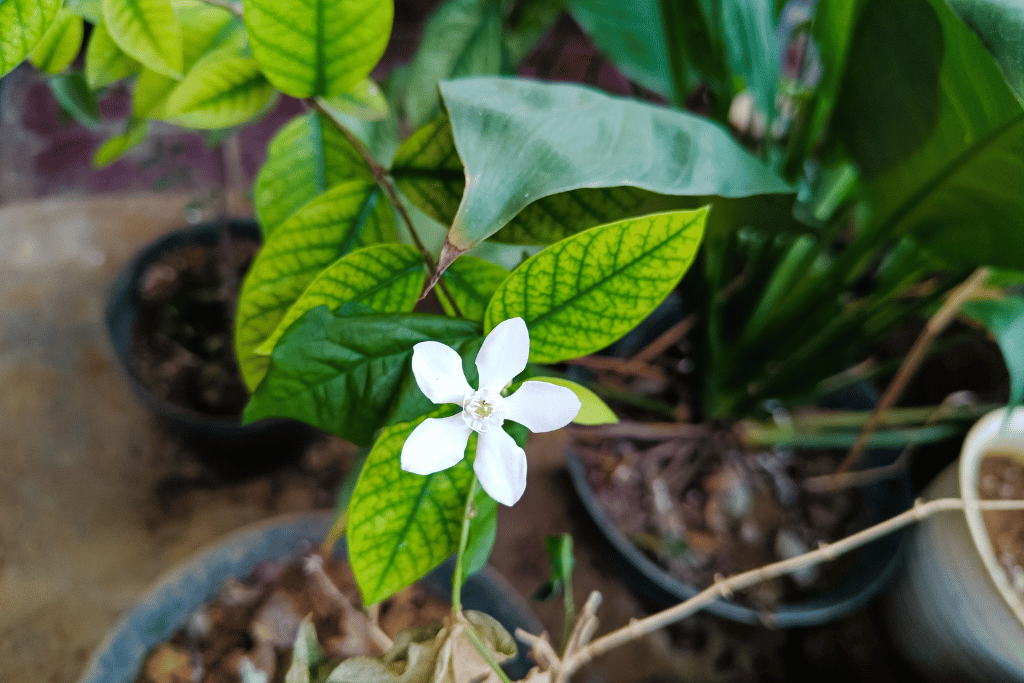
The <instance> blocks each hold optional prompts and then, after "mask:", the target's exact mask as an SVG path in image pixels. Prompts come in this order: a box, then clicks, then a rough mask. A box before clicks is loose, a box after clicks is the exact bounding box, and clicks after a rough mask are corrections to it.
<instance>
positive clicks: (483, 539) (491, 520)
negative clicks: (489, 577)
mask: <svg viewBox="0 0 1024 683" xmlns="http://www.w3.org/2000/svg"><path fill="white" fill-rule="evenodd" d="M473 448H474V446H472V445H471V446H470V449H473ZM497 535H498V503H497V502H496V501H495V500H494V499H493V498H491V497H490V496H489V495H487V492H486V491H484V490H483V489H482V488H479V487H478V488H477V493H476V496H474V497H473V517H472V519H470V522H469V538H468V540H467V543H466V554H465V556H464V557H463V561H462V562H463V564H462V582H463V583H465V582H466V578H467V577H469V576H471V575H472V574H476V573H477V572H478V571H480V570H481V569H483V568H484V566H485V565H486V564H487V558H489V557H490V556H491V549H493V548H494V539H495V538H497Z"/></svg>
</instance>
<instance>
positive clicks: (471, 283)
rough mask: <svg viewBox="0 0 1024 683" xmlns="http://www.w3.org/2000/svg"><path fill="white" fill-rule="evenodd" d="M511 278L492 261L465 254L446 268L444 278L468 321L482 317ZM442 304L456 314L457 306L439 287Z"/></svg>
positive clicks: (449, 313) (446, 310)
mask: <svg viewBox="0 0 1024 683" xmlns="http://www.w3.org/2000/svg"><path fill="white" fill-rule="evenodd" d="M506 277H508V271H507V270H505V269H504V268H502V267H501V266H499V265H495V264H493V263H491V262H490V261H485V260H484V259H482V258H477V257H476V256H463V257H462V258H460V259H459V260H458V261H456V262H455V263H453V264H452V265H451V266H449V268H448V270H446V271H444V275H443V276H442V277H441V281H442V282H444V284H445V286H446V287H447V289H448V292H449V293H450V294H451V295H452V298H453V299H455V305H456V306H458V307H459V313H461V314H462V317H463V318H466V319H467V320H477V321H480V320H483V319H484V311H485V310H486V309H487V304H488V303H490V301H491V297H492V296H493V295H494V292H495V291H497V289H498V285H500V284H501V283H502V282H504V281H505V278H506ZM436 291H437V294H438V297H439V298H440V300H441V306H443V307H444V310H445V312H446V313H448V315H454V314H455V309H453V308H452V306H451V303H450V302H449V301H448V299H447V298H446V297H445V296H444V294H443V293H442V291H441V290H440V289H438V290H436Z"/></svg>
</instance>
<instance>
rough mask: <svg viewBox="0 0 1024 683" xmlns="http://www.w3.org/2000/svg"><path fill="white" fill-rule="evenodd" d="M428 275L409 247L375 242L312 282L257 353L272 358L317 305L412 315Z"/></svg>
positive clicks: (339, 262) (348, 256) (345, 258)
mask: <svg viewBox="0 0 1024 683" xmlns="http://www.w3.org/2000/svg"><path fill="white" fill-rule="evenodd" d="M425 276H426V264H424V262H423V256H421V255H420V252H419V251H418V250H417V249H416V248H415V247H411V246H409V245H408V244H375V245H372V246H369V247H364V248H362V249H358V250H356V251H353V252H352V253H351V254H346V255H345V256H343V257H341V258H340V259H338V260H337V261H335V262H334V263H333V264H331V265H330V266H328V267H327V268H326V269H324V270H323V271H322V272H321V273H320V274H319V275H317V276H316V278H315V279H314V280H313V281H312V282H310V283H309V286H308V287H306V289H305V291H304V292H302V294H301V295H300V296H299V298H298V299H297V300H296V301H295V303H294V304H292V306H291V307H290V308H289V309H288V311H287V312H286V313H285V315H284V317H283V318H282V319H281V322H280V323H278V325H277V329H276V330H274V332H273V333H272V334H271V335H270V336H269V337H268V338H267V340H266V341H265V342H263V344H261V345H260V348H259V349H257V353H263V354H266V355H269V354H270V353H271V352H272V351H273V350H274V345H275V344H277V340H278V339H280V338H281V335H282V334H283V333H284V331H285V330H286V329H287V328H288V327H289V326H290V325H291V324H292V323H293V322H295V321H296V320H298V319H299V318H300V317H302V315H303V314H304V313H305V312H306V311H308V310H310V309H313V308H316V307H317V306H327V308H328V309H329V310H330V311H331V312H334V311H337V310H338V309H339V308H341V307H342V306H343V305H344V304H346V303H349V302H351V301H357V302H359V303H361V304H364V305H366V306H368V307H370V308H371V309H373V310H374V311H379V312H381V313H406V312H409V311H411V310H412V309H413V307H414V306H415V305H416V300H417V299H418V298H419V295H420V292H422V291H423V279H424V277H425Z"/></svg>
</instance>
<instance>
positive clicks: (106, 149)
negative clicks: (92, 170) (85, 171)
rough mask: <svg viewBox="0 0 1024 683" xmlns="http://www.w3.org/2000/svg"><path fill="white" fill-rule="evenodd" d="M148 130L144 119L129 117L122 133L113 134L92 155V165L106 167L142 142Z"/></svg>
mask: <svg viewBox="0 0 1024 683" xmlns="http://www.w3.org/2000/svg"><path fill="white" fill-rule="evenodd" d="M148 132H149V126H148V125H146V123H145V122H144V121H138V120H137V119H130V120H129V121H128V124H127V126H126V127H125V130H124V132H123V133H121V134H119V135H114V136H113V137H111V138H110V139H109V140H107V141H106V142H104V143H103V144H102V145H100V146H99V148H98V149H97V150H96V152H95V153H94V154H93V156H92V165H93V166H95V167H96V168H106V167H107V166H109V165H110V164H112V163H114V162H115V161H117V160H118V159H120V158H121V157H122V156H124V154H125V153H126V152H127V151H128V150H130V149H132V148H133V147H136V146H138V145H140V144H142V141H143V140H145V139H146V134H147V133H148Z"/></svg>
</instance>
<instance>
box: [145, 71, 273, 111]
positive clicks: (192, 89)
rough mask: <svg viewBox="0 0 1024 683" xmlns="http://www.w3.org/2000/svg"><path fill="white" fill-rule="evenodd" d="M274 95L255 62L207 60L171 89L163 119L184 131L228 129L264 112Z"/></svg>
mask: <svg viewBox="0 0 1024 683" xmlns="http://www.w3.org/2000/svg"><path fill="white" fill-rule="evenodd" d="M273 95H274V86H272V85H271V84H270V81H268V80H267V79H266V78H265V77H264V76H263V73H262V72H261V71H260V68H259V66H258V65H257V64H256V60H254V59H249V58H247V57H227V58H225V59H217V60H210V59H207V60H204V61H203V62H202V63H201V64H199V65H197V66H196V67H195V68H194V69H192V70H191V71H189V73H188V75H187V76H186V77H185V80H183V81H182V82H181V83H179V84H178V85H177V87H175V88H174V91H173V92H171V94H170V96H169V97H168V98H167V102H166V103H165V104H164V107H163V117H164V118H166V119H167V120H168V121H170V122H171V123H175V124H177V125H179V126H183V127H186V128H228V127H230V126H234V125H237V124H240V123H242V122H244V121H246V120H248V119H250V118H252V117H253V116H255V115H256V114H258V113H259V112H260V111H262V110H264V109H265V108H266V107H267V105H268V104H269V103H270V101H271V99H272V97H273Z"/></svg>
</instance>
